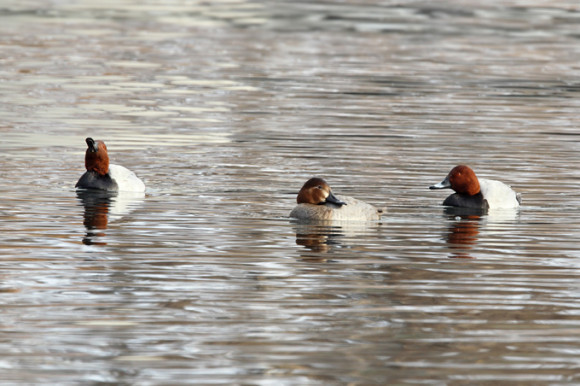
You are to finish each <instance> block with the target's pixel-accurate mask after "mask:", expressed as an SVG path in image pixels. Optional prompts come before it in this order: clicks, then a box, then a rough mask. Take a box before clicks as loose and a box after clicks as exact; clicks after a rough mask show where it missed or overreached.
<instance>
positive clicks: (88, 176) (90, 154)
mask: <svg viewBox="0 0 580 386" xmlns="http://www.w3.org/2000/svg"><path fill="white" fill-rule="evenodd" d="M85 141H86V143H87V146H88V148H87V151H86V153H85V167H86V169H87V171H86V172H85V173H84V174H83V175H82V176H81V178H80V179H79V180H78V182H77V184H76V185H75V188H78V189H98V190H106V191H110V192H117V191H125V192H144V191H145V184H144V183H143V181H141V180H140V179H139V178H138V177H137V176H136V175H135V173H133V172H132V171H130V170H129V169H127V168H125V167H123V166H120V165H113V164H109V153H108V152H107V146H106V145H105V143H104V142H103V141H95V140H94V139H92V138H87V139H86V140H85Z"/></svg>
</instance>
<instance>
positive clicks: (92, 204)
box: [77, 189, 145, 245]
mask: <svg viewBox="0 0 580 386" xmlns="http://www.w3.org/2000/svg"><path fill="white" fill-rule="evenodd" d="M144 197H145V193H143V192H111V191H106V190H97V189H80V190H77V198H78V199H79V200H80V202H81V204H82V205H83V207H84V218H83V225H84V226H85V229H86V231H87V232H86V234H85V236H84V237H83V240H82V242H83V244H85V245H107V243H106V242H104V241H98V240H99V238H102V237H105V236H106V234H105V232H104V231H105V230H106V229H107V227H108V225H109V224H110V223H111V222H114V221H117V220H119V219H121V218H122V217H123V216H125V215H127V214H129V213H130V212H132V211H133V210H134V209H135V208H137V207H138V206H139V205H140V204H141V203H142V202H143V198H144Z"/></svg>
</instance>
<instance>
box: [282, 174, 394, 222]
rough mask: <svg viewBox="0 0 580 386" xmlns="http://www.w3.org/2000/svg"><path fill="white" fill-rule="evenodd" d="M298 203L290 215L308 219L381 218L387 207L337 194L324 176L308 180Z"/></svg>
mask: <svg viewBox="0 0 580 386" xmlns="http://www.w3.org/2000/svg"><path fill="white" fill-rule="evenodd" d="M296 201H297V203H298V205H297V206H296V207H295V208H294V209H293V210H292V212H291V213H290V217H292V218H296V219H298V220H308V221H333V220H336V221H373V220H379V219H380V217H381V214H382V213H384V212H385V211H386V210H385V209H377V208H375V207H374V206H372V205H370V204H367V203H366V202H363V201H360V200H357V199H356V198H352V197H347V196H339V197H337V196H335V195H334V194H332V190H331V189H330V186H329V185H328V184H327V183H326V181H324V180H323V179H322V178H318V177H314V178H311V179H309V180H308V181H306V183H305V184H304V186H302V189H300V192H299V193H298V197H297V198H296Z"/></svg>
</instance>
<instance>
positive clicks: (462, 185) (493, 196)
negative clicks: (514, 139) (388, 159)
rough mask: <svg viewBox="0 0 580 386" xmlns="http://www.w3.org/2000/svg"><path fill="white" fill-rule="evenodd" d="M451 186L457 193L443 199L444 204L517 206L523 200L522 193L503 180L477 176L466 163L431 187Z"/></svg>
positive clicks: (493, 207)
mask: <svg viewBox="0 0 580 386" xmlns="http://www.w3.org/2000/svg"><path fill="white" fill-rule="evenodd" d="M445 188H451V189H453V190H455V192H456V193H454V194H452V195H450V196H449V197H447V198H446V199H445V201H443V205H447V206H455V207H461V208H474V209H475V208H477V209H484V210H487V209H509V208H517V207H519V206H520V203H521V202H522V199H521V195H520V194H519V193H516V192H514V191H513V190H512V188H511V187H510V186H509V185H506V184H504V183H503V182H501V181H496V180H488V179H484V178H477V177H476V175H475V172H474V171H473V170H472V169H471V168H470V167H469V166H466V165H458V166H456V167H454V168H453V169H451V171H450V172H449V174H448V175H447V177H445V179H444V180H443V181H441V182H440V183H438V184H435V185H432V186H430V187H429V189H445Z"/></svg>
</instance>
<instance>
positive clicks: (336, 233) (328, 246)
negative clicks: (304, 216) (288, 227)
mask: <svg viewBox="0 0 580 386" xmlns="http://www.w3.org/2000/svg"><path fill="white" fill-rule="evenodd" d="M378 226H379V225H378V224H374V225H373V224H365V223H362V222H361V223H348V222H344V223H341V224H340V225H337V223H336V222H330V221H329V222H319V223H316V224H312V223H303V222H300V221H296V222H294V232H295V233H296V245H299V246H301V247H304V248H301V249H300V250H299V252H300V255H301V256H302V259H303V260H306V261H315V262H330V261H331V260H330V257H331V256H335V253H336V252H339V251H345V250H348V249H350V248H351V247H353V246H356V245H357V242H358V241H359V240H360V239H361V238H364V236H365V235H369V233H374V232H376V230H377V227H378Z"/></svg>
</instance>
